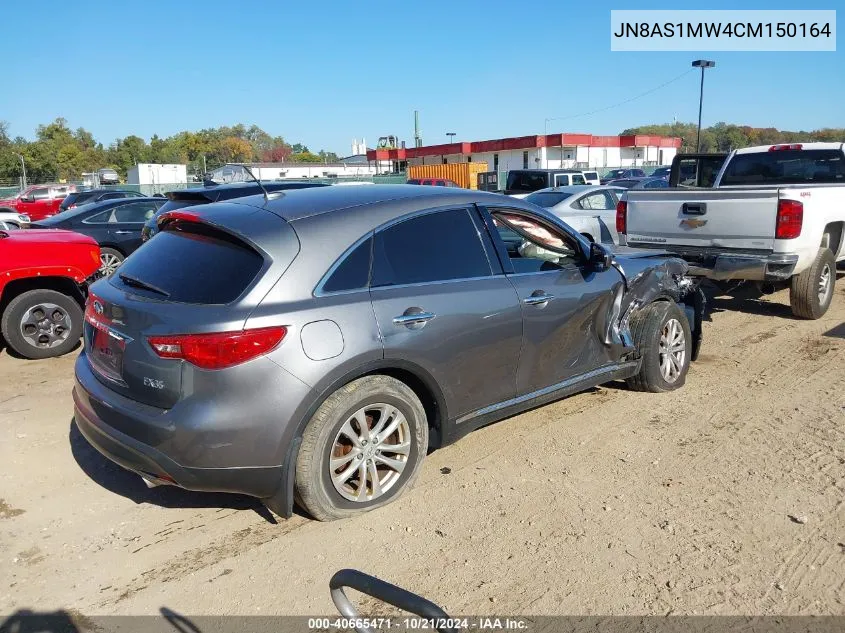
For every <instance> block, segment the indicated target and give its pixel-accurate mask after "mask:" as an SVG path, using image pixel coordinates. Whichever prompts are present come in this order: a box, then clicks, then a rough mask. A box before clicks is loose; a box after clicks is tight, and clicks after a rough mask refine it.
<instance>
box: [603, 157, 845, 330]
mask: <svg viewBox="0 0 845 633" xmlns="http://www.w3.org/2000/svg"><path fill="white" fill-rule="evenodd" d="M616 225H617V226H616V229H617V231H618V232H619V234H620V242H621V243H622V244H627V245H628V246H633V247H638V248H658V249H661V250H666V251H669V252H672V253H675V254H677V255H678V256H680V257H682V258H683V259H685V260H686V261H687V262H689V264H690V274H692V275H697V276H701V277H706V278H708V279H712V280H714V281H716V282H731V281H734V282H737V281H753V282H757V283H759V284H760V286H761V288H763V289H766V290H768V289H771V288H778V287H786V286H788V287H789V289H790V304H791V306H792V312H793V314H795V315H796V316H798V317H801V318H806V319H818V318H819V317H821V316H822V315H823V314H824V313H825V312H827V309H828V307H829V306H830V302H831V299H832V298H833V287H834V282H835V280H836V262H837V261H843V260H845V245H843V241H845V240H844V239H843V238H845V229H843V227H845V144H843V143H801V144H798V143H794V144H789V145H772V146H768V145H767V146H762V147H747V148H745V149H739V150H736V151H734V152H733V153H731V154H730V155H729V156H728V158H727V159H726V160H725V163H724V164H723V165H722V168H721V170H720V171H719V173H718V175H717V176H716V180H715V182H714V185H713V187H712V188H709V189H690V188H677V189H674V188H670V189H652V190H642V191H636V190H635V191H628V192H627V193H626V194H625V195H624V196H623V198H622V200H620V202H619V205H618V206H617V209H616Z"/></svg>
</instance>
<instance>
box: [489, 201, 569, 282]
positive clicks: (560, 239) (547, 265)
mask: <svg viewBox="0 0 845 633" xmlns="http://www.w3.org/2000/svg"><path fill="white" fill-rule="evenodd" d="M493 223H494V224H495V225H496V229H497V230H498V232H499V237H501V238H502V241H503V242H504V243H505V247H506V248H507V251H508V257H509V258H510V260H511V265H512V266H513V269H514V272H515V273H535V272H545V271H548V270H560V269H562V268H567V267H570V266H577V265H578V264H579V263H580V260H581V256H580V252H581V250H580V247H579V245H578V243H577V242H576V241H575V240H574V239H573V238H572V237H571V236H569V235H567V234H566V233H563V232H560V231H558V230H557V229H555V228H554V227H550V226H547V225H545V224H543V223H541V222H539V221H538V220H535V219H534V218H532V217H530V216H527V215H523V214H521V213H520V214H516V213H510V212H507V211H499V212H493Z"/></svg>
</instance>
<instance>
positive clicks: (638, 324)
mask: <svg viewBox="0 0 845 633" xmlns="http://www.w3.org/2000/svg"><path fill="white" fill-rule="evenodd" d="M631 335H632V336H633V339H634V344H635V345H636V347H637V349H638V350H639V352H640V356H641V358H642V361H641V364H640V370H639V372H638V373H637V374H636V375H635V376H632V377H631V378H629V379H628V380H627V383H628V387H630V388H631V389H634V390H635V391H651V392H653V393H660V392H664V391H674V390H675V389H678V388H680V387H682V386H683V385H684V383H685V382H686V379H687V372H688V371H689V365H690V359H691V356H692V345H693V340H692V335H691V333H690V326H689V322H688V321H687V317H686V315H685V314H684V312H683V310H681V308H680V307H678V304H676V303H675V302H674V301H673V302H671V303H670V302H666V301H658V302H655V303H652V304H649V305H647V306H646V307H645V308H643V309H642V310H640V311H639V312H637V313H636V314H634V315H633V316H632V317H631Z"/></svg>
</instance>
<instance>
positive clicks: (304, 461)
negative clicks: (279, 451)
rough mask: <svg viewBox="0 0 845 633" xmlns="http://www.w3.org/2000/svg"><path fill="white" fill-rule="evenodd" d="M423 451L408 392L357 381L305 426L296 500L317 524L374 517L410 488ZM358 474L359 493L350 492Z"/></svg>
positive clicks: (423, 423)
mask: <svg viewBox="0 0 845 633" xmlns="http://www.w3.org/2000/svg"><path fill="white" fill-rule="evenodd" d="M359 420H361V421H362V422H363V424H365V425H366V427H367V428H366V429H365V430H362V429H360V427H359V423H358V421H359ZM394 425H396V428H395V430H394V431H393V432H391V433H390V434H389V435H386V436H384V437H381V438H380V439H379V437H380V436H381V435H383V433H381V432H384V431H389V430H390V427H392V426H394ZM370 431H373V432H374V434H373V435H371V434H370ZM376 431H380V432H376ZM353 435H354V436H356V437H354V438H353V437H352V436H353ZM356 444H357V446H356ZM406 445H407V446H406ZM391 446H393V447H396V450H391V449H390V447H391ZM427 449H428V421H427V419H426V415H425V410H424V409H423V406H422V403H421V402H420V400H419V398H417V395H416V394H415V393H414V392H413V390H412V389H411V388H410V387H408V385H406V384H405V383H403V382H401V381H399V380H396V379H395V378H391V377H389V376H364V377H363V378H358V379H357V380H353V381H352V382H350V383H349V384H347V385H345V386H343V387H341V388H340V389H338V390H337V391H335V392H334V393H333V394H332V395H331V396H329V397H328V399H326V401H325V402H323V404H322V405H321V406H320V408H319V409H317V412H316V413H315V414H314V416H313V417H312V418H311V420H310V421H309V422H308V426H307V427H306V428H305V432H304V433H303V436H302V445H301V446H300V449H299V455H298V456H297V460H296V482H295V485H296V498H297V500H298V501H299V502H300V503H301V504H302V505H303V506H304V507H305V509H306V510H307V511H308V512H309V513H310V514H311V516H313V517H314V518H315V519H317V520H319V521H331V520H334V519H342V518H346V517H351V516H355V515H357V514H361V513H363V512H367V511H369V510H373V509H375V508H378V507H381V506H383V505H386V504H388V503H390V502H391V501H393V500H394V499H396V498H397V497H398V496H399V495H401V494H402V493H403V492H404V491H405V490H407V489H408V488H410V487H411V486H412V485H413V483H414V481H415V480H416V479H417V477H418V476H419V473H420V466H421V465H422V462H423V458H424V457H425V453H426V450H427ZM382 451H384V453H383V452H382ZM331 462H334V464H332V463H331ZM389 463H393V464H395V465H396V467H397V468H399V470H398V471H397V470H396V469H395V468H392V467H390V466H388V465H387V464H389ZM333 466H334V468H333ZM371 468H372V470H370V469H371ZM379 469H381V470H379ZM362 472H363V473H364V479H363V486H361V485H356V483H359V482H361V481H362V480H361V477H360V474H361V473H362ZM346 473H352V474H350V475H346ZM376 479H377V480H378V484H376V481H375V480H376ZM382 488H383V490H382Z"/></svg>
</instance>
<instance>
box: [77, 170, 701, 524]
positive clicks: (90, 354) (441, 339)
mask: <svg viewBox="0 0 845 633" xmlns="http://www.w3.org/2000/svg"><path fill="white" fill-rule="evenodd" d="M159 228H160V229H161V231H160V232H159V233H158V234H157V235H156V236H155V237H154V238H152V239H151V240H150V241H149V242H147V243H146V244H145V245H144V246H143V247H141V248H140V249H138V250H137V251H136V252H135V253H134V254H133V255H131V256H130V257H128V258H127V259H126V261H125V262H124V263H123V265H122V266H121V268H120V269H119V270H118V271H117V273H116V274H115V275H113V276H112V277H110V278H108V279H104V280H101V281H99V282H97V283H95V284H94V285H93V286H92V288H91V291H90V294H89V300H88V303H87V307H86V324H85V341H84V347H83V351H82V353H81V355H80V356H79V358H78V360H77V362H76V368H75V371H76V384H75V387H74V390H73V397H74V402H75V419H76V424H77V425H78V426H79V429H80V430H81V432H82V433H83V434H84V435H85V437H87V438H88V440H89V441H90V443H91V444H92V445H93V446H94V447H95V448H97V449H98V450H99V451H100V452H102V453H103V454H104V455H105V456H107V457H108V458H110V459H112V460H113V461H115V462H116V463H118V464H120V465H122V466H123V467H125V468H127V469H129V470H131V471H134V472H136V473H138V474H139V475H140V476H142V477H143V478H144V479H145V480H147V482H148V483H150V484H151V485H156V484H173V485H177V486H181V487H183V488H187V489H191V490H212V491H231V492H240V493H246V494H249V495H253V496H256V497H259V498H261V499H262V500H263V501H264V503H265V504H266V505H267V506H268V507H269V508H270V509H271V510H273V511H274V512H276V513H278V514H280V515H282V516H290V514H291V511H292V507H293V502H294V499H297V500H298V502H299V503H300V504H301V505H302V506H303V507H304V508H305V509H307V511H308V512H310V513H311V514H312V515H313V516H314V517H316V518H317V519H321V520H329V519H337V518H341V517H347V516H350V515H354V514H356V513H359V512H362V511H365V510H370V509H372V508H376V507H379V506H382V505H384V504H386V503H388V502H390V501H392V500H393V499H395V498H396V497H397V496H398V495H399V494H401V493H402V491H404V490H405V489H407V488H408V487H409V486H410V485H411V484H412V483H413V482H414V480H415V479H416V478H417V475H418V474H419V471H420V465H421V463H422V461H423V458H424V457H425V455H426V453H427V452H428V451H429V450H430V449H433V448H437V447H440V446H443V445H445V444H448V443H450V442H454V441H455V440H457V439H458V438H460V437H461V436H462V435H464V434H466V433H468V432H469V431H471V430H473V429H476V428H478V427H480V426H482V425H485V424H488V423H490V422H493V421H495V420H498V419H501V418H504V417H508V416H511V415H513V414H515V413H517V412H520V411H523V410H526V409H528V408H531V407H535V406H537V405H540V404H544V403H547V402H551V401H553V400H556V399H558V398H562V397H564V396H567V395H570V394H572V393H575V392H577V391H581V390H583V389H586V388H589V387H591V386H594V385H597V384H600V383H604V382H607V381H611V380H619V379H624V380H627V381H628V384H629V386H630V387H631V388H632V389H637V390H647V391H669V390H673V389H677V388H678V387H680V386H681V385H683V384H684V381H685V378H686V375H687V371H688V369H689V364H690V360H692V359H694V358H695V356H696V354H697V351H698V347H699V344H700V340H701V313H702V309H703V304H702V301H701V298H700V295H699V293H698V292H697V291H696V290H695V288H694V286H693V284H692V282H691V281H690V280H689V279H688V278H686V277H685V273H686V270H687V266H686V264H685V263H684V262H683V261H681V260H679V259H675V258H672V257H669V256H664V255H661V254H659V253H658V254H655V252H653V251H649V252H637V251H626V252H624V253H623V252H620V253H619V254H616V255H614V254H612V253H611V252H610V251H609V250H607V248H605V247H604V246H602V245H600V244H590V243H589V242H588V241H586V240H585V239H583V237H582V236H581V235H579V234H578V233H576V232H575V231H573V230H572V229H570V228H569V227H568V226H567V225H566V224H564V223H563V222H561V221H560V220H559V219H558V218H556V217H555V216H554V215H551V214H549V213H546V212H545V211H543V210H542V209H539V208H538V207H536V206H534V205H531V204H526V203H525V202H522V201H519V200H514V199H512V198H507V197H505V196H501V195H497V194H493V193H483V192H477V191H470V190H463V189H453V188H446V187H415V186H409V185H398V186H390V185H379V186H374V187H324V188H316V189H305V190H295V191H286V192H283V193H275V194H274V193H271V194H268V195H267V196H266V197H265V196H251V197H247V198H240V199H237V200H231V201H227V202H218V203H212V204H208V205H204V206H201V207H186V208H182V209H178V210H173V211H170V212H167V213H165V214H163V215H162V216H161V218H160V219H159Z"/></svg>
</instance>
